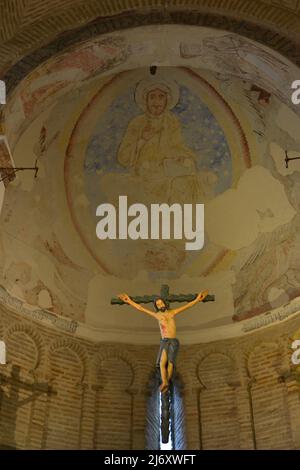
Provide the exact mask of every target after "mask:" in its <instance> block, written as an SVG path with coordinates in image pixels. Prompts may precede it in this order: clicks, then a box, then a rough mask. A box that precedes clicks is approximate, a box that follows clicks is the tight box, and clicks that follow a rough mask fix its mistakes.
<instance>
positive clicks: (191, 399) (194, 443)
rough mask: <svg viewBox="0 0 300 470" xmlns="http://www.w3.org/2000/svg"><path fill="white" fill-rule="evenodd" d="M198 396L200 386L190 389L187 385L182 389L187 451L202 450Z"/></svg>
mask: <svg viewBox="0 0 300 470" xmlns="http://www.w3.org/2000/svg"><path fill="white" fill-rule="evenodd" d="M200 395H201V387H200V386H197V387H192V386H191V385H188V384H187V385H185V386H184V388H183V389H182V398H183V405H184V412H185V432H186V447H187V450H201V449H202V431H201V416H200Z"/></svg>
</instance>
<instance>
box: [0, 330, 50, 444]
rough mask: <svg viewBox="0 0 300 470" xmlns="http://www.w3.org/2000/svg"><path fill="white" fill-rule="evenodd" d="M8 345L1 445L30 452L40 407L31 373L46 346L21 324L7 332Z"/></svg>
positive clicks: (0, 403)
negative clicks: (35, 419) (36, 415)
mask: <svg viewBox="0 0 300 470" xmlns="http://www.w3.org/2000/svg"><path fill="white" fill-rule="evenodd" d="M5 342H6V349H7V361H8V364H7V366H6V367H5V369H3V373H1V387H0V445H1V447H4V448H17V449H28V448H32V447H34V444H33V442H34V437H33V435H34V433H35V422H34V421H33V419H34V417H35V414H36V411H37V410H38V409H39V407H40V405H41V402H40V396H39V395H36V394H35V385H36V381H35V377H34V375H33V374H32V372H33V370H34V369H36V367H37V366H38V364H39V361H40V355H41V353H42V351H43V345H42V341H41V339H40V338H39V336H38V335H37V334H36V333H35V331H34V330H31V328H26V327H25V326H24V325H19V324H18V325H14V326H12V327H11V328H10V329H9V330H8V331H7V332H6V335H5Z"/></svg>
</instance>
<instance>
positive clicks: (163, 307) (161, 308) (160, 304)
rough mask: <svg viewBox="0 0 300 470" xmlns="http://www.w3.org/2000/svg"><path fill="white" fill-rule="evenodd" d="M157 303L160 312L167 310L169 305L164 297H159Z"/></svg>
mask: <svg viewBox="0 0 300 470" xmlns="http://www.w3.org/2000/svg"><path fill="white" fill-rule="evenodd" d="M155 305H156V308H157V310H158V311H159V312H165V311H166V310H167V306H166V304H165V303H164V301H163V300H162V299H157V300H156V302H155Z"/></svg>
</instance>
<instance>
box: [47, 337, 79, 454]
mask: <svg viewBox="0 0 300 470" xmlns="http://www.w3.org/2000/svg"><path fill="white" fill-rule="evenodd" d="M50 352H51V355H50V358H49V362H50V374H51V378H50V380H51V386H52V387H51V393H50V394H49V398H48V406H47V413H46V419H45V421H46V423H45V424H46V425H45V429H44V436H43V444H42V447H43V448H47V449H79V448H80V425H81V413H82V392H83V389H82V387H81V386H80V384H81V381H82V377H83V374H84V363H83V359H82V357H80V355H79V354H78V351H77V350H76V347H75V348H74V347H72V344H70V345H68V344H67V343H66V344H61V345H60V346H59V345H56V347H53V348H51V350H50Z"/></svg>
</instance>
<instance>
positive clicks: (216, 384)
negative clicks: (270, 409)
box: [197, 353, 239, 450]
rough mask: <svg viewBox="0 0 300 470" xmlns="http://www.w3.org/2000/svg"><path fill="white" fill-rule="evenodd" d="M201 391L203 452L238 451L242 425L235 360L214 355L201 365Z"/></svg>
mask: <svg viewBox="0 0 300 470" xmlns="http://www.w3.org/2000/svg"><path fill="white" fill-rule="evenodd" d="M197 372H198V379H199V381H200V384H201V389H200V392H199V396H198V411H199V428H200V448H201V449H205V450H206V449H238V448H239V423H238V408H237V397H236V390H235V385H236V383H237V380H238V377H237V371H236V368H235V364H234V362H233V360H232V359H231V358H230V357H228V356H225V355H224V354H221V353H211V354H209V355H207V356H206V357H204V358H203V359H202V360H201V361H200V363H199V365H198V369H197Z"/></svg>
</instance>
